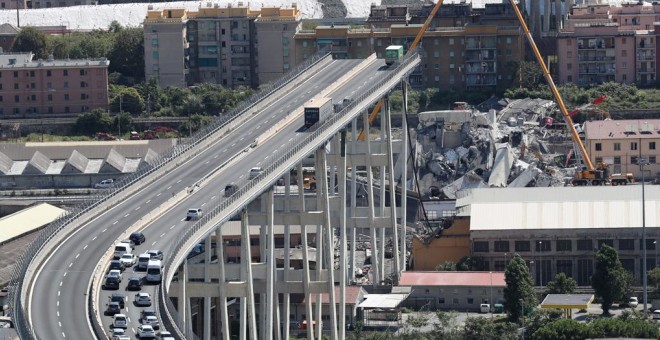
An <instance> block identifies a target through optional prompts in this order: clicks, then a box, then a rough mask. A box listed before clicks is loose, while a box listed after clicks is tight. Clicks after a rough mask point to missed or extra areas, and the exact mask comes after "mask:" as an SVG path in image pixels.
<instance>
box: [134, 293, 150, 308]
mask: <svg viewBox="0 0 660 340" xmlns="http://www.w3.org/2000/svg"><path fill="white" fill-rule="evenodd" d="M134 301H135V305H136V306H143V307H144V306H146V307H149V306H151V295H149V293H137V294H135V300H134Z"/></svg>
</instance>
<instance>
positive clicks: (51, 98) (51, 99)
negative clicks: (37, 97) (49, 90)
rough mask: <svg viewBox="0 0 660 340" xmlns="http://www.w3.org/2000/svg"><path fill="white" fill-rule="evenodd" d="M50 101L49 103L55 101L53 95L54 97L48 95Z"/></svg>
mask: <svg viewBox="0 0 660 340" xmlns="http://www.w3.org/2000/svg"><path fill="white" fill-rule="evenodd" d="M48 101H49V102H52V101H53V95H52V94H49V95H48Z"/></svg>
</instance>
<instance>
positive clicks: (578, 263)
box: [456, 184, 660, 286]
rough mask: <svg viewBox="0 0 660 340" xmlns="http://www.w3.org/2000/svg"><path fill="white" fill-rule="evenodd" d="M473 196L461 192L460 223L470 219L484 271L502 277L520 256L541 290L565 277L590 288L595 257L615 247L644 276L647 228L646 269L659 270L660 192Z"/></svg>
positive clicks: (581, 190)
mask: <svg viewBox="0 0 660 340" xmlns="http://www.w3.org/2000/svg"><path fill="white" fill-rule="evenodd" d="M644 189H645V200H644V201H645V217H646V218H645V219H644V220H643V219H642V186H641V185H639V184H638V185H628V186H617V187H610V186H600V187H556V188H555V187H552V188H501V189H472V190H469V191H465V192H461V193H460V195H459V199H458V200H457V202H456V207H457V216H458V217H461V216H462V217H469V218H470V241H471V251H470V253H471V254H472V255H474V256H480V257H483V258H484V259H485V266H486V268H484V269H486V270H495V271H501V270H504V268H505V264H506V261H507V260H508V259H511V256H512V255H513V254H514V253H517V254H519V255H521V256H522V257H523V258H524V259H525V260H526V261H527V262H528V263H529V265H530V270H531V271H532V272H533V274H534V275H533V276H534V280H535V284H536V285H546V284H547V283H548V281H551V280H552V279H554V277H555V275H556V274H557V273H559V272H564V273H566V274H567V275H569V276H571V277H573V278H574V279H575V280H576V281H577V282H578V285H580V286H588V285H590V278H591V275H592V274H593V270H594V255H595V253H596V252H597V251H598V249H599V248H600V245H601V244H608V245H610V246H613V247H614V249H616V250H617V251H618V253H619V258H620V260H621V263H622V265H623V267H624V268H626V269H627V270H629V271H631V272H632V273H634V277H635V279H636V283H637V284H641V276H642V263H643V262H642V259H643V256H642V249H643V248H642V223H643V222H644V224H645V225H646V238H647V241H646V247H647V267H648V268H654V267H656V264H657V263H658V248H659V247H660V244H657V246H656V243H660V228H659V226H660V186H658V185H645V186H644Z"/></svg>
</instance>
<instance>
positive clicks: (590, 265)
mask: <svg viewBox="0 0 660 340" xmlns="http://www.w3.org/2000/svg"><path fill="white" fill-rule="evenodd" d="M593 273H594V261H593V260H577V280H576V281H577V284H578V286H589V285H591V275H593Z"/></svg>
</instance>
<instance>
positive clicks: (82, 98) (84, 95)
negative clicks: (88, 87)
mask: <svg viewBox="0 0 660 340" xmlns="http://www.w3.org/2000/svg"><path fill="white" fill-rule="evenodd" d="M87 98H88V96H87V95H86V94H84V93H81V94H80V99H81V100H85V99H87Z"/></svg>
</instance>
